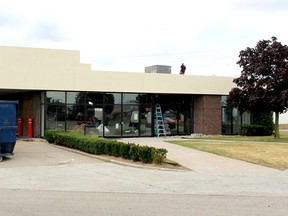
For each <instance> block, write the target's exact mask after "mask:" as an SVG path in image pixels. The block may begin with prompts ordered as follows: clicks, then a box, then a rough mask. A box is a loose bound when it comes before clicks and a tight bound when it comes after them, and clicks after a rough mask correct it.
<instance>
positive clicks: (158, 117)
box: [155, 104, 166, 137]
mask: <svg viewBox="0 0 288 216" xmlns="http://www.w3.org/2000/svg"><path fill="white" fill-rule="evenodd" d="M155 121H156V128H155V130H156V136H157V137H159V136H161V135H164V136H166V130H165V124H164V120H163V115H162V110H161V106H160V104H156V105H155Z"/></svg>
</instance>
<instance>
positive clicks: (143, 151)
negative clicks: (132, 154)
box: [139, 146, 155, 163]
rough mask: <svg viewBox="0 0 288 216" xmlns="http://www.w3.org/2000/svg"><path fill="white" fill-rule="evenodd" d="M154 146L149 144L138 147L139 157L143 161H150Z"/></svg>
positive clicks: (152, 156)
mask: <svg viewBox="0 0 288 216" xmlns="http://www.w3.org/2000/svg"><path fill="white" fill-rule="evenodd" d="M154 151H155V148H153V147H149V146H140V147H139V159H140V161H142V162H143V163H152V162H153V159H154Z"/></svg>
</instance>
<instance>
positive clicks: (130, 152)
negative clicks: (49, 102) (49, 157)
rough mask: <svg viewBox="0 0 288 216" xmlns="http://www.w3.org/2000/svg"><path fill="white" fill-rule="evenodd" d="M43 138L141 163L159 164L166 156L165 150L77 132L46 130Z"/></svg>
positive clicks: (70, 146) (84, 150) (88, 151)
mask: <svg viewBox="0 0 288 216" xmlns="http://www.w3.org/2000/svg"><path fill="white" fill-rule="evenodd" d="M45 138H46V140H47V141H48V142H49V143H54V144H56V145H61V146H65V147H68V148H72V149H77V150H80V151H83V152H87V153H89V154H95V155H103V154H106V155H112V156H115V157H122V158H124V159H130V160H133V161H141V162H143V163H153V162H154V163H157V164H161V163H162V162H163V160H164V159H165V158H166V155H167V150H166V149H162V148H154V147H149V146H140V145H138V144H134V143H128V144H127V143H123V142H119V141H116V140H110V139H104V138H99V137H95V136H83V135H80V134H77V133H69V132H61V131H46V132H45Z"/></svg>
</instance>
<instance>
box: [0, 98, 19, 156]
mask: <svg viewBox="0 0 288 216" xmlns="http://www.w3.org/2000/svg"><path fill="white" fill-rule="evenodd" d="M16 104H18V102H17V101H1V100H0V147H1V152H0V161H1V160H2V157H4V156H5V157H6V156H12V155H13V150H14V147H15V143H16V133H17V122H16Z"/></svg>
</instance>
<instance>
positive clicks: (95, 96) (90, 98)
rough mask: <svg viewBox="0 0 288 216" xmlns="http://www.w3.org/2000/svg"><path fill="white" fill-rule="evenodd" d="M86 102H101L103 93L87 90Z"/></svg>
mask: <svg viewBox="0 0 288 216" xmlns="http://www.w3.org/2000/svg"><path fill="white" fill-rule="evenodd" d="M86 100H87V104H89V105H94V106H95V104H103V94H102V93H98V92H87V93H86Z"/></svg>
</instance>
